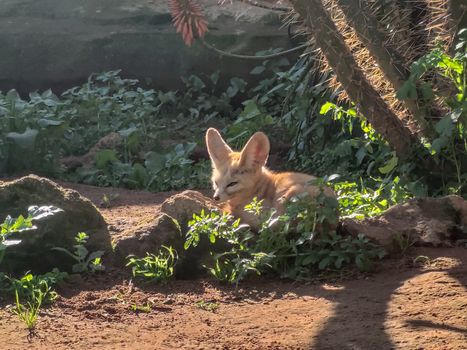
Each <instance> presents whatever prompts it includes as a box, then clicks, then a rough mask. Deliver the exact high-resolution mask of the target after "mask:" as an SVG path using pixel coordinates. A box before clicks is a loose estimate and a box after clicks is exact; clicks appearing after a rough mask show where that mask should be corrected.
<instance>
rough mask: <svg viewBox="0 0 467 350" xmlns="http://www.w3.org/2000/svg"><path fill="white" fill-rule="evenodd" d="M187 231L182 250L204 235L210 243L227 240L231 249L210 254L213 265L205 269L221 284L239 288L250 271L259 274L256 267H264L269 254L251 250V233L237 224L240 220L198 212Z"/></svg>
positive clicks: (245, 227)
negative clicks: (222, 282) (224, 283)
mask: <svg viewBox="0 0 467 350" xmlns="http://www.w3.org/2000/svg"><path fill="white" fill-rule="evenodd" d="M188 226H189V230H188V232H187V234H186V239H185V245H184V248H185V249H189V248H190V247H191V246H194V247H196V246H197V245H198V243H199V241H200V239H201V237H203V236H205V237H206V238H208V239H209V241H210V242H211V243H215V242H216V240H218V239H221V240H224V241H226V242H227V243H228V244H229V246H230V247H231V249H230V250H229V251H227V252H223V253H211V255H212V257H213V266H211V267H208V266H205V267H206V268H207V269H208V271H209V272H210V273H211V274H212V275H213V276H214V277H216V278H217V279H218V280H220V281H225V282H229V283H235V284H236V285H238V283H239V282H240V280H242V279H243V278H244V277H245V276H246V275H247V274H248V272H250V271H254V272H256V273H257V274H260V270H259V269H258V267H259V266H261V265H265V264H267V260H268V258H269V256H268V254H266V253H263V252H254V251H252V250H251V248H250V241H251V240H252V239H253V238H254V235H253V233H252V232H251V231H250V230H249V229H248V226H246V225H240V220H239V219H237V220H234V218H233V217H232V216H231V215H229V214H227V213H225V212H220V211H217V210H213V211H211V212H210V213H205V212H204V210H202V211H201V213H200V214H199V215H197V214H193V219H192V220H190V221H189V222H188Z"/></svg>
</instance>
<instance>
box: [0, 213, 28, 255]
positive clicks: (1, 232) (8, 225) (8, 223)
mask: <svg viewBox="0 0 467 350" xmlns="http://www.w3.org/2000/svg"><path fill="white" fill-rule="evenodd" d="M32 220H33V217H32V216H31V215H28V216H27V217H26V218H24V217H23V216H22V215H20V216H18V218H16V219H15V218H12V217H11V216H10V215H8V216H7V217H6V218H5V220H4V221H3V223H2V224H1V225H0V264H1V263H2V260H3V258H4V257H5V253H6V250H7V248H8V247H9V246H12V245H17V244H19V243H21V240H19V239H10V237H11V235H12V234H13V233H16V232H22V231H26V230H31V229H34V228H35V226H34V225H33V224H32Z"/></svg>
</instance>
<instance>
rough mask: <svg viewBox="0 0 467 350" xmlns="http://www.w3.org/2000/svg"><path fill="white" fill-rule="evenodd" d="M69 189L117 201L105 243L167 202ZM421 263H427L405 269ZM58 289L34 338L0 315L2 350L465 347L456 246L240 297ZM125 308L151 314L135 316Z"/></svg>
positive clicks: (466, 294) (462, 280)
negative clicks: (374, 269) (417, 259)
mask: <svg viewBox="0 0 467 350" xmlns="http://www.w3.org/2000/svg"><path fill="white" fill-rule="evenodd" d="M69 186H71V187H72V188H74V189H76V190H78V191H79V192H80V193H81V194H82V195H84V196H86V197H88V198H89V199H91V200H92V201H93V202H94V203H96V204H99V203H100V201H101V200H102V197H103V195H104V194H107V195H108V196H109V195H112V194H117V193H118V194H119V196H118V197H117V198H114V199H112V200H111V202H110V204H111V207H110V208H102V209H101V211H102V214H103V215H104V217H105V219H106V220H107V222H108V223H109V226H110V231H111V233H112V234H113V235H114V237H116V236H118V235H119V234H122V233H123V232H125V230H128V229H130V228H131V227H132V226H133V225H137V224H138V222H139V221H141V220H143V219H145V218H147V217H148V216H153V215H154V214H155V213H156V212H157V210H158V205H159V204H161V203H162V201H163V200H164V199H165V198H166V197H167V196H168V195H169V194H167V193H161V194H151V193H145V192H137V191H126V190H117V189H100V188H94V187H90V186H84V185H69ZM110 197H111V198H112V196H110ZM420 255H425V256H428V257H429V258H430V259H429V260H428V261H427V262H425V263H423V264H422V265H417V264H414V263H413V257H416V256H420ZM59 292H60V294H61V296H60V297H59V299H58V301H57V302H56V303H55V304H54V305H53V306H51V307H48V308H45V309H43V311H41V314H40V316H39V323H38V326H37V330H36V333H35V335H33V336H28V331H27V330H26V329H25V327H24V325H23V324H22V323H21V322H20V321H19V320H18V318H17V316H16V315H13V314H12V313H11V311H10V309H11V307H8V306H7V307H4V308H2V309H0V339H1V341H0V348H1V349H26V348H27V349H49V348H53V349H177V348H182V349H467V250H466V249H463V248H436V249H428V248H416V249H415V248H414V249H413V250H412V251H411V252H410V256H406V257H402V258H400V259H393V260H386V261H385V262H383V263H382V264H381V265H380V266H379V267H378V271H377V272H375V273H373V274H366V275H362V274H356V273H352V274H347V275H345V276H341V277H338V278H329V277H328V278H327V279H319V278H317V279H316V280H313V281H309V282H287V281H272V280H265V279H262V280H251V281H247V282H245V283H243V284H242V285H241V286H240V288H239V290H237V291H236V290H235V288H234V287H231V286H223V285H220V284H219V283H217V282H215V281H213V280H211V279H198V280H194V281H173V282H170V283H169V284H167V285H165V286H153V287H148V288H140V287H137V286H134V285H133V284H132V283H131V281H130V279H129V275H128V273H127V272H124V271H121V270H118V269H116V268H112V267H110V268H109V270H108V271H107V273H106V274H103V275H100V276H97V277H95V276H91V277H90V278H83V279H78V280H75V281H74V283H69V284H68V285H66V286H65V287H63V288H62V289H61V290H60V291H59ZM200 302H201V303H202V302H204V303H205V305H207V306H212V307H214V308H215V310H213V311H208V310H206V308H207V307H204V308H203V307H202V306H200ZM133 305H138V306H146V305H147V306H149V307H150V311H149V312H148V313H146V312H139V313H135V312H134V311H132V309H131V308H132V306H133Z"/></svg>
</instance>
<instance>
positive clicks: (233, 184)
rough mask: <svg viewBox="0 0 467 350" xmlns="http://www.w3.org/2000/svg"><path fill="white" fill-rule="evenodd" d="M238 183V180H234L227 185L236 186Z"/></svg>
mask: <svg viewBox="0 0 467 350" xmlns="http://www.w3.org/2000/svg"><path fill="white" fill-rule="evenodd" d="M236 184H238V182H237V181H233V182H231V183H229V184H228V185H227V187H232V186H235V185H236Z"/></svg>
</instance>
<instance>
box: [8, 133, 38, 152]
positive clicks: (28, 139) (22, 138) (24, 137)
mask: <svg viewBox="0 0 467 350" xmlns="http://www.w3.org/2000/svg"><path fill="white" fill-rule="evenodd" d="M37 134H39V131H38V130H36V129H29V128H27V129H26V131H25V132H23V133H17V132H9V133H8V134H6V137H7V138H8V139H11V140H13V141H14V142H15V143H16V144H17V145H18V146H20V147H21V148H23V149H27V150H31V149H34V146H35V143H36V138H37Z"/></svg>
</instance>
